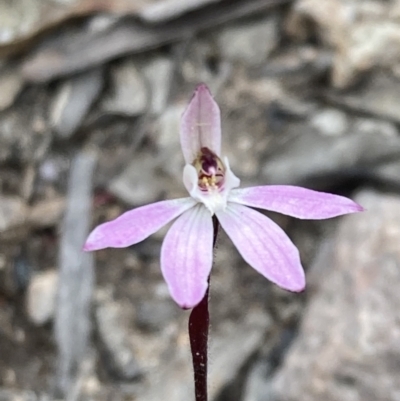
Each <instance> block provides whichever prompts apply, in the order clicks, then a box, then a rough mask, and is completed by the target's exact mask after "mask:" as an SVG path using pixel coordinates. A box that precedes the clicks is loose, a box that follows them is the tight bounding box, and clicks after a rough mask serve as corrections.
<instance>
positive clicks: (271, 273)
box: [84, 85, 363, 308]
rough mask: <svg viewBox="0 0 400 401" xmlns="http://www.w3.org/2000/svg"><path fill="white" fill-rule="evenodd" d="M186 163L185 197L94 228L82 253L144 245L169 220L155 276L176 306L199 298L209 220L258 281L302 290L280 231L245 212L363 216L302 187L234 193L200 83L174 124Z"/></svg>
mask: <svg viewBox="0 0 400 401" xmlns="http://www.w3.org/2000/svg"><path fill="white" fill-rule="evenodd" d="M180 139H181V145H182V151H183V155H184V158H185V162H186V165H185V167H184V170H183V182H184V185H185V187H186V189H187V190H188V192H189V194H190V197H188V198H182V199H174V200H165V201H161V202H156V203H152V204H150V205H146V206H142V207H139V208H137V209H133V210H131V211H128V212H126V213H124V214H122V215H121V216H120V217H118V218H117V219H115V220H113V221H110V222H107V223H104V224H101V225H99V226H98V227H96V228H95V229H94V230H93V232H92V233H91V234H90V235H89V238H88V239H87V241H86V244H85V246H84V250H86V251H94V250H98V249H103V248H108V247H112V248H124V247H128V246H130V245H133V244H136V243H138V242H140V241H143V240H144V239H145V238H147V237H148V236H150V235H151V234H153V233H155V232H156V231H157V230H159V229H160V228H162V227H163V226H165V225H166V224H168V223H170V222H171V221H172V220H174V219H176V220H175V222H174V223H173V224H172V226H171V228H170V229H169V231H168V233H167V235H166V236H165V239H164V241H163V244H162V248H161V270H162V274H163V276H164V279H165V281H166V282H167V284H168V288H169V291H170V294H171V296H172V298H173V299H174V300H175V301H176V302H177V303H178V305H180V306H181V307H182V308H192V307H194V306H196V305H197V304H198V303H199V302H200V301H201V300H202V298H203V297H204V294H205V292H206V290H207V286H208V276H209V274H210V271H211V266H212V260H213V224H212V216H213V215H215V216H216V217H217V219H218V221H219V224H220V225H221V226H222V228H223V229H224V230H225V232H226V233H227V234H228V236H229V237H230V238H231V240H232V242H233V243H234V245H235V246H236V248H237V250H238V251H239V253H240V254H241V255H242V257H243V259H244V260H245V261H246V262H247V263H248V264H249V265H250V266H252V267H253V268H254V269H255V270H257V271H258V272H259V273H261V274H262V275H263V276H264V277H266V278H267V279H269V280H270V281H272V282H274V283H275V284H277V285H278V286H280V287H282V288H284V289H286V290H289V291H295V292H298V291H302V290H303V289H304V287H305V276H304V270H303V267H302V266H301V262H300V257H299V252H298V250H297V248H296V247H295V246H294V244H293V243H292V242H291V240H290V239H289V238H288V237H287V235H286V234H285V233H284V231H283V230H282V229H281V228H280V227H279V226H278V225H277V224H275V223H274V222H273V221H272V220H270V219H269V218H268V217H266V216H264V215H263V214H261V213H259V212H257V211H255V210H253V209H251V208H249V207H248V206H250V207H255V208H259V209H266V210H271V211H274V212H279V213H283V214H286V215H289V216H293V217H297V218H300V219H327V218H330V217H335V216H340V215H343V214H347V213H354V212H359V211H362V210H363V209H362V207H361V206H359V205H358V204H356V203H355V202H353V201H352V200H350V199H348V198H345V197H343V196H338V195H332V194H328V193H323V192H316V191H312V190H309V189H305V188H301V187H296V186H287V185H269V186H257V187H251V188H242V189H235V188H238V187H239V183H240V180H239V179H238V178H237V177H236V176H235V175H234V174H233V172H232V170H231V169H230V167H229V162H228V159H227V158H226V157H225V158H223V159H222V158H221V120H220V111H219V107H218V105H217V103H216V102H215V101H214V99H213V97H212V95H211V94H210V91H209V90H208V88H207V87H206V86H205V85H199V86H198V87H197V89H196V91H195V93H194V95H193V98H192V99H191V101H190V103H189V105H188V106H187V109H186V111H185V112H184V114H183V116H182V120H181V129H180Z"/></svg>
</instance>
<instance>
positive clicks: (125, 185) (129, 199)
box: [109, 152, 165, 205]
mask: <svg viewBox="0 0 400 401" xmlns="http://www.w3.org/2000/svg"><path fill="white" fill-rule="evenodd" d="M164 181H165V180H163V179H162V177H160V176H159V175H158V174H157V171H156V166H155V161H154V157H153V156H152V155H151V154H149V153H144V152H141V153H140V154H137V155H136V156H135V157H134V159H133V160H132V162H131V163H130V164H129V165H128V167H127V168H126V169H125V170H124V171H123V172H122V173H121V174H120V175H119V176H117V177H116V178H114V179H113V180H112V181H111V183H110V185H109V190H110V191H111V192H112V193H113V194H114V195H115V196H117V197H118V198H120V199H122V200H123V201H124V202H126V203H129V204H132V205H143V204H145V203H150V202H154V201H155V200H156V199H157V198H159V196H160V194H161V192H162V190H163V186H164V184H165V182H164Z"/></svg>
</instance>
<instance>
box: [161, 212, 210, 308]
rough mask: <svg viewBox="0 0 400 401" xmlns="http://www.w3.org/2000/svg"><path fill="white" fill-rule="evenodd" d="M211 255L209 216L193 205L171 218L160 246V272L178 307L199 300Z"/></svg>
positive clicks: (205, 281) (205, 285)
mask: <svg viewBox="0 0 400 401" xmlns="http://www.w3.org/2000/svg"><path fill="white" fill-rule="evenodd" d="M212 256H213V224H212V219H211V215H210V212H209V211H208V210H207V209H206V208H205V207H204V206H203V205H197V206H196V207H194V208H193V209H191V210H188V211H187V212H185V213H183V214H182V216H180V217H179V218H178V219H177V220H176V221H175V223H174V224H173V225H172V227H171V228H170V230H169V231H168V233H167V235H166V236H165V239H164V242H163V244H162V248H161V271H162V273H163V275H164V278H165V281H166V282H167V284H168V287H169V291H170V293H171V296H172V298H173V299H174V300H175V301H176V303H177V304H178V305H179V306H181V307H182V308H185V309H188V308H192V307H194V306H196V305H197V304H198V303H199V302H200V301H201V300H202V299H203V297H204V294H205V292H206V290H207V286H208V281H207V280H208V276H209V274H210V271H211V266H212Z"/></svg>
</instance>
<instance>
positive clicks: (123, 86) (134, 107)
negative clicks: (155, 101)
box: [102, 59, 148, 116]
mask: <svg viewBox="0 0 400 401" xmlns="http://www.w3.org/2000/svg"><path fill="white" fill-rule="evenodd" d="M111 87H112V92H111V93H110V94H109V95H108V96H107V97H106V98H105V99H104V101H103V102H102V109H103V110H104V111H105V112H108V113H117V114H125V115H128V116H136V115H139V114H141V113H143V112H145V110H146V106H147V103H148V90H147V88H146V84H145V81H144V79H143V76H142V74H141V73H140V72H139V70H138V69H137V66H136V64H135V62H134V61H133V60H130V59H128V60H126V61H123V62H122V63H121V64H119V65H116V66H114V67H113V68H112V69H111Z"/></svg>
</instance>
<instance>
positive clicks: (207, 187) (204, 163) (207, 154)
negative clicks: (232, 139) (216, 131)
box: [193, 147, 225, 192]
mask: <svg viewBox="0 0 400 401" xmlns="http://www.w3.org/2000/svg"><path fill="white" fill-rule="evenodd" d="M193 166H194V167H195V168H196V171H197V176H198V186H199V188H200V190H201V191H203V192H209V191H215V190H217V191H220V190H221V189H222V187H223V184H224V178H225V166H224V163H222V160H221V159H220V158H219V157H218V156H217V155H216V154H215V153H214V152H212V151H211V150H210V149H208V148H206V147H203V148H201V149H200V152H199V155H198V156H197V158H196V159H195V161H194V162H193Z"/></svg>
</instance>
